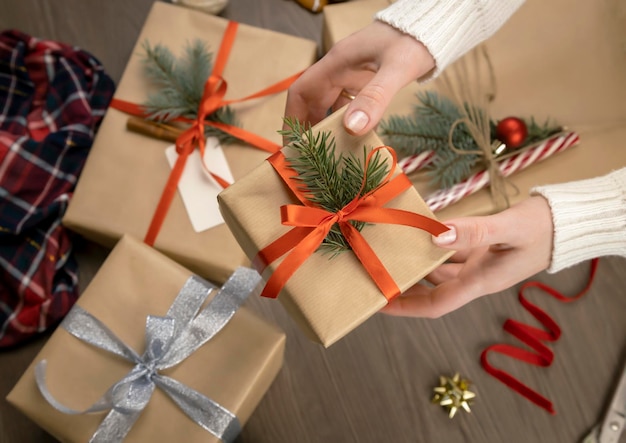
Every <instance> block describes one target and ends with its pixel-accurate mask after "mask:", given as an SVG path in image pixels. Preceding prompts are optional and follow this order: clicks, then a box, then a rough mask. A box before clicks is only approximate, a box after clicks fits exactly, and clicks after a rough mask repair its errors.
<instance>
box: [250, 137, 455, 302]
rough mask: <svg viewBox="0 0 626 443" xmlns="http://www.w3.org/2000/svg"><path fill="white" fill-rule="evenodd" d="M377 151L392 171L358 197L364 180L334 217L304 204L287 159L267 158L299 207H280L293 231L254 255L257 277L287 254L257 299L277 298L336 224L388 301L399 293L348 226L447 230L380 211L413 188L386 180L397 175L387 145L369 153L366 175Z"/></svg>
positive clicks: (410, 215)
mask: <svg viewBox="0 0 626 443" xmlns="http://www.w3.org/2000/svg"><path fill="white" fill-rule="evenodd" d="M381 149H388V150H389V152H390V153H391V155H392V166H391V168H390V170H389V174H388V175H387V177H386V178H385V180H383V182H382V183H381V185H379V186H378V187H377V188H376V189H374V190H372V191H370V192H368V193H366V194H364V195H361V192H362V191H363V188H364V186H365V181H366V177H365V176H364V177H363V181H362V183H361V189H360V191H359V193H358V194H357V196H356V197H355V198H354V199H353V200H352V201H350V202H349V203H348V204H347V205H345V206H344V207H343V208H342V209H340V210H339V211H337V212H336V213H333V212H330V211H327V210H325V209H323V208H319V207H316V206H314V205H313V203H311V201H309V200H308V199H307V197H306V193H305V192H302V191H301V190H300V189H299V188H297V187H296V185H295V184H294V183H293V180H291V179H292V178H294V177H295V176H297V173H296V172H295V171H294V170H293V169H292V168H290V167H289V166H288V165H287V162H286V159H285V157H284V155H283V154H282V153H281V152H277V153H276V154H274V155H272V156H270V158H269V159H268V161H269V162H270V164H271V165H272V166H273V167H274V169H275V170H276V172H278V174H279V176H280V177H281V178H282V179H283V181H284V182H285V183H286V184H287V186H289V188H290V189H291V190H292V192H293V193H294V194H295V195H296V197H297V198H298V199H299V200H300V202H302V204H303V205H304V206H302V205H285V206H282V207H281V208H280V209H281V219H282V223H283V224H284V225H287V226H293V227H294V228H293V229H291V230H290V231H288V232H287V233H286V234H284V235H283V236H281V237H280V238H278V239H277V240H275V241H274V242H272V243H271V244H270V245H269V246H267V247H265V248H264V249H262V250H261V251H259V253H258V255H257V257H256V258H255V260H254V264H255V266H256V267H257V269H258V270H259V272H262V270H263V269H264V268H265V267H266V266H267V264H269V263H271V262H273V261H274V260H276V259H277V258H279V257H281V256H282V255H284V254H285V253H287V252H289V254H288V255H287V256H286V257H285V259H284V260H283V261H282V262H281V263H280V264H279V265H278V266H277V267H276V269H275V270H274V272H273V273H272V275H271V276H270V278H269V279H268V281H267V283H266V285H265V288H264V289H263V292H262V293H261V295H262V296H264V297H270V298H276V297H277V296H278V294H279V293H280V291H281V289H282V288H283V287H284V285H285V284H286V282H287V280H288V279H289V278H291V276H292V275H293V274H294V273H295V272H296V271H297V270H298V268H299V267H300V266H301V265H302V264H303V263H304V262H305V261H306V260H307V259H308V258H309V256H311V254H313V252H315V250H316V249H317V248H318V247H319V246H320V244H321V243H322V242H323V241H324V238H326V235H327V234H328V232H329V231H330V229H331V228H332V226H333V225H334V224H335V223H337V224H339V227H340V229H341V232H342V234H343V236H344V237H345V239H346V240H347V242H348V243H349V244H350V247H351V248H352V251H353V252H354V254H355V255H356V256H357V258H358V259H359V261H360V262H361V263H362V264H363V266H364V267H365V269H366V271H367V272H368V274H369V275H370V276H371V277H372V279H373V280H374V282H375V283H376V285H377V286H378V288H379V289H380V290H381V292H382V293H383V295H384V296H385V298H387V300H391V299H393V298H394V297H396V296H397V295H399V294H400V289H399V288H398V285H397V284H396V282H395V281H394V280H393V278H392V277H391V275H390V274H389V272H388V271H387V269H386V268H385V265H384V264H383V263H382V262H381V261H380V259H379V258H378V256H377V255H376V253H375V252H374V250H373V249H372V248H371V247H370V246H369V244H368V243H367V241H366V240H365V238H364V237H363V236H362V235H361V233H360V232H359V231H358V230H357V229H356V228H355V227H354V226H353V225H352V223H350V221H361V222H367V223H392V224H399V225H405V226H411V227H414V228H418V229H422V230H425V231H427V232H429V233H431V234H433V235H439V234H441V233H442V232H445V231H447V230H448V227H447V226H445V225H443V224H442V223H439V222H438V221H436V220H434V219H431V218H429V217H426V216H423V215H421V214H417V213H414V212H409V211H404V210H401V209H393V208H385V207H383V206H384V205H385V204H386V203H387V202H389V201H390V200H392V199H393V198H395V197H397V196H398V195H400V194H401V193H402V192H404V191H405V190H407V189H408V188H409V187H411V186H412V184H411V182H410V181H409V179H408V178H407V176H406V175H404V174H399V175H397V176H396V177H394V178H391V176H392V175H393V173H394V171H395V170H396V154H395V152H394V150H393V149H391V148H389V147H387V146H381V147H379V148H376V149H374V150H372V151H371V152H370V153H369V155H368V156H367V159H366V161H365V167H364V169H365V170H366V171H367V167H368V164H369V162H370V160H371V158H372V156H373V155H374V153H375V152H377V151H379V150H381Z"/></svg>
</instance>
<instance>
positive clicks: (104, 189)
mask: <svg viewBox="0 0 626 443" xmlns="http://www.w3.org/2000/svg"><path fill="white" fill-rule="evenodd" d="M227 23H228V22H227V20H225V19H223V18H220V17H214V16H211V15H208V14H205V13H202V12H199V11H194V10H191V9H189V8H184V7H181V6H175V5H170V4H167V3H164V2H155V3H154V5H153V6H152V9H151V11H150V13H149V15H148V17H147V19H146V22H145V25H144V27H143V29H142V31H141V33H140V35H139V38H138V40H137V44H136V46H135V48H134V50H133V52H132V55H131V57H130V60H129V62H128V65H127V67H126V69H125V71H124V74H123V76H122V79H121V81H120V83H119V86H118V89H117V91H116V94H115V98H116V99H120V100H125V101H128V102H132V103H135V104H141V103H143V102H145V100H146V99H147V97H148V95H149V94H150V93H151V92H154V91H155V89H154V88H156V86H154V85H153V84H152V83H151V82H150V81H149V80H148V79H147V77H146V74H145V72H144V66H143V61H142V60H143V57H144V54H145V51H144V50H143V48H142V45H143V44H144V43H145V42H146V41H147V42H149V43H150V45H151V46H154V45H156V44H162V45H164V46H166V47H167V48H168V49H170V50H171V51H172V52H173V53H174V54H175V55H177V56H178V55H180V54H182V53H183V51H184V49H185V47H186V46H187V45H188V44H189V43H190V42H192V41H194V40H196V39H200V40H202V41H205V42H207V44H208V45H209V50H210V51H211V52H212V53H213V54H214V57H215V55H216V53H217V51H218V48H219V46H220V42H221V40H222V36H223V34H224V31H225V29H226V26H227ZM315 56H316V45H315V43H314V42H312V41H309V40H305V39H302V38H297V37H293V36H289V35H284V34H280V33H277V32H273V31H269V30H264V29H260V28H255V27H251V26H247V25H244V24H239V26H238V30H237V34H236V36H235V41H234V44H233V46H232V50H231V51H230V55H229V57H228V60H227V63H226V67H225V69H224V73H223V77H224V79H225V80H226V82H227V84H228V90H227V92H226V96H225V99H226V100H229V99H239V98H243V97H246V96H248V95H250V94H252V93H256V92H258V91H260V90H262V89H264V88H267V87H269V86H270V85H273V84H275V83H277V82H279V81H281V80H283V79H285V78H287V77H290V76H292V75H294V74H296V73H298V72H300V71H302V70H303V69H305V68H306V67H308V66H309V65H310V64H311V63H312V62H313V61H314V60H315ZM285 100H286V92H282V93H279V94H276V95H272V96H268V97H263V98H257V99H254V100H247V101H244V102H241V103H235V104H232V105H231V107H232V108H233V110H234V111H235V112H236V114H237V119H238V121H239V122H240V123H241V127H242V128H244V129H245V130H247V131H249V132H252V133H254V134H258V135H260V136H262V137H264V138H266V139H268V140H270V141H272V142H274V143H276V144H277V145H278V146H280V144H281V137H280V135H279V134H278V133H277V131H278V130H279V129H280V128H281V127H282V120H281V119H282V116H283V112H284V107H285ZM128 117H129V116H128V115H127V114H125V113H123V112H121V111H118V110H117V109H109V110H108V112H107V114H106V116H105V118H104V120H103V122H102V125H101V127H100V129H99V132H98V134H97V137H96V139H95V142H94V145H93V148H92V151H91V153H90V155H89V158H88V159H87V163H86V165H85V168H84V170H83V172H82V175H81V177H80V179H79V182H78V185H77V188H76V192H75V194H74V196H73V198H72V201H71V202H70V205H69V208H68V210H67V213H66V215H65V217H64V220H63V223H64V224H65V226H67V227H68V228H70V229H72V230H74V231H77V232H79V233H80V234H82V235H83V236H85V237H87V238H89V239H91V240H93V241H95V242H98V243H100V244H102V245H104V246H107V247H112V246H113V245H114V244H115V242H116V241H117V240H118V239H119V238H120V237H121V236H122V235H123V234H130V235H132V236H134V237H136V238H140V239H143V238H144V236H145V235H146V233H147V230H148V227H149V225H150V222H151V220H152V217H153V214H154V212H155V210H156V208H157V204H158V202H159V199H160V197H161V193H162V191H163V189H164V187H165V185H166V183H167V180H168V176H169V174H170V171H171V168H170V166H169V164H168V161H167V159H166V156H165V149H166V148H167V147H168V146H169V145H171V144H172V143H171V142H167V141H162V140H158V139H155V138H152V137H148V136H145V135H140V134H137V133H135V132H131V131H128V130H127V129H126V122H127V119H128ZM223 149H224V154H225V156H226V159H227V161H228V164H229V166H230V169H231V171H232V174H233V177H234V179H235V180H236V179H237V178H239V177H241V176H243V175H245V174H246V173H247V172H249V171H250V170H252V169H253V168H254V167H255V166H257V165H258V164H259V163H261V162H262V161H263V160H264V159H265V158H266V157H267V155H268V153H267V152H265V151H262V150H259V149H256V148H254V147H251V146H250V145H248V144H245V143H243V142H241V143H232V144H227V145H224V146H223ZM154 246H155V248H157V249H158V250H159V251H161V252H163V253H164V254H166V255H168V256H169V257H172V258H174V259H175V260H176V261H178V262H180V263H182V264H183V265H184V266H186V267H187V268H189V269H190V270H192V271H193V272H195V273H197V274H199V275H201V276H203V277H205V278H207V279H209V280H211V281H213V282H223V281H225V279H226V278H228V276H229V275H230V274H231V273H232V271H233V270H234V269H235V268H237V267H238V266H240V265H242V264H246V263H247V259H246V257H245V254H244V253H243V251H241V248H239V246H238V245H237V242H236V241H235V240H234V238H233V237H232V235H231V234H230V232H229V230H228V228H227V227H226V226H225V225H224V224H221V225H219V226H216V227H214V228H211V229H209V230H206V231H203V232H196V231H195V230H194V229H193V227H192V224H191V222H190V219H189V216H188V214H187V212H186V210H185V207H184V205H183V202H182V199H181V198H180V196H179V194H178V193H176V195H175V196H174V200H173V202H172V204H171V207H170V208H169V210H168V212H167V214H166V216H165V220H164V223H163V226H162V227H161V229H160V231H159V233H158V236H157V237H156V242H155V243H154Z"/></svg>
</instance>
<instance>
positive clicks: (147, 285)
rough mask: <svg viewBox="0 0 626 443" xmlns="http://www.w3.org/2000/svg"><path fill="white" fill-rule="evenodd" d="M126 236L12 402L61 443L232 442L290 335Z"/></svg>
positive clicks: (241, 276) (229, 290) (244, 282)
mask: <svg viewBox="0 0 626 443" xmlns="http://www.w3.org/2000/svg"><path fill="white" fill-rule="evenodd" d="M259 280H260V278H259V275H258V273H257V272H256V271H254V270H253V269H250V268H238V269H237V270H235V272H234V273H233V274H232V275H231V276H230V277H229V279H228V280H227V282H226V283H224V285H223V286H222V287H221V288H220V287H216V286H213V285H212V284H210V283H208V282H206V281H205V280H202V279H200V278H198V277H197V276H195V275H193V274H192V273H191V272H190V271H188V270H187V269H185V268H183V267H182V266H180V265H178V264H177V263H175V262H173V261H172V260H170V259H169V258H167V257H165V256H164V255H162V254H160V253H159V252H157V251H155V250H154V249H153V248H150V247H148V246H146V245H145V244H142V243H140V242H139V241H137V240H134V239H132V238H130V237H123V238H122V240H120V242H118V244H117V245H116V246H115V248H114V249H113V251H112V252H111V254H110V255H109V257H108V258H107V260H106V261H105V262H104V264H103V265H102V267H101V269H100V270H99V271H98V273H97V274H96V276H95V277H94V279H93V280H92V281H91V283H90V285H89V286H88V287H87V289H86V290H85V293H84V294H83V295H82V296H81V298H80V299H79V300H78V302H77V304H76V305H75V306H74V307H73V308H72V310H71V311H70V313H69V314H68V316H67V317H66V318H65V319H64V321H63V323H62V324H61V325H60V326H59V328H58V329H57V330H56V331H55V332H54V334H53V335H52V336H51V337H50V339H49V340H48V342H47V343H46V345H45V346H44V347H43V348H42V350H41V351H40V352H39V354H38V355H37V357H35V359H34V360H33V362H32V363H31V365H30V366H29V367H28V369H27V370H26V371H25V373H24V374H23V375H22V377H21V378H20V380H19V381H18V383H17V384H16V385H15V387H14V388H13V389H12V391H11V392H10V393H9V395H8V397H7V400H8V401H9V403H11V404H13V405H14V406H15V407H16V408H18V409H19V410H20V411H22V412H23V413H24V414H25V415H27V416H28V417H29V418H31V419H32V420H33V421H34V422H35V423H37V424H39V425H40V426H41V427H42V428H43V429H45V430H46V431H47V432H49V433H50V434H52V435H53V436H54V437H56V438H57V439H59V440H60V441H63V442H73V443H78V442H86V441H92V442H107V443H114V442H122V441H124V442H142V443H143V442H178V441H181V442H182V441H184V442H190V443H192V442H205V443H206V442H213V443H217V442H224V443H226V442H233V441H234V440H235V438H236V436H237V434H238V433H239V431H240V430H241V428H242V427H243V426H244V425H245V423H246V421H247V420H248V418H249V417H250V415H251V414H252V413H253V411H254V409H255V408H256V406H257V405H258V403H259V402H260V401H261V399H262V398H263V396H264V395H265V393H266V392H267V390H268V389H269V387H270V385H271V383H272V381H273V380H274V378H275V377H276V375H277V373H278V372H279V370H280V368H281V365H282V362H283V353H284V348H285V335H284V333H283V332H282V331H280V330H279V329H278V328H276V327H275V326H273V325H270V324H269V323H267V322H265V321H263V320H261V319H260V318H258V317H257V316H256V315H254V314H253V313H252V312H251V311H250V310H248V309H247V308H245V307H241V305H242V304H243V303H245V300H246V298H247V297H248V296H249V294H250V293H251V291H252V290H253V289H254V288H255V287H256V285H257V284H258V282H259Z"/></svg>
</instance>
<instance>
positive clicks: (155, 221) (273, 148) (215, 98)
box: [111, 21, 301, 246]
mask: <svg viewBox="0 0 626 443" xmlns="http://www.w3.org/2000/svg"><path fill="white" fill-rule="evenodd" d="M237 27H238V23H236V22H232V21H229V22H228V25H227V26H226V30H225V31H224V36H223V38H222V42H221V45H220V48H219V51H218V53H217V57H216V59H215V64H214V66H213V71H212V72H211V75H210V76H209V78H208V79H207V81H206V82H205V85H204V91H203V94H202V99H201V101H200V105H199V106H198V113H197V117H196V118H195V119H189V118H185V117H178V118H176V119H175V121H179V122H184V123H190V126H189V128H187V129H186V130H185V131H184V132H183V133H182V134H181V135H180V136H179V137H178V139H177V140H176V152H177V153H178V158H177V160H176V163H175V164H174V167H173V168H172V171H171V173H170V176H169V178H168V180H167V183H166V185H165V188H164V189H163V193H162V194H161V198H160V200H159V203H158V205H157V208H156V210H155V212H154V215H153V217H152V221H151V222H150V227H149V228H148V232H147V233H146V236H145V238H144V242H145V243H146V244H148V245H150V246H152V245H154V242H155V240H156V237H157V235H158V233H159V231H160V230H161V226H162V225H163V222H164V220H165V216H166V215H167V212H168V210H169V207H170V205H171V203H172V200H173V199H174V195H176V189H177V187H178V182H179V181H180V177H181V176H182V174H183V171H184V169H185V164H186V163H187V158H188V157H189V155H190V154H191V153H192V152H193V150H194V149H195V148H196V147H197V148H198V150H199V151H200V158H202V159H203V158H204V151H205V140H204V127H205V126H212V127H214V128H217V129H220V130H222V131H223V132H226V133H228V134H230V135H232V136H234V137H236V138H237V139H239V140H243V141H245V142H247V143H249V144H250V145H252V146H254V147H256V148H259V149H262V150H264V151H267V152H269V153H274V152H277V151H278V150H279V149H280V148H281V147H280V146H279V145H277V144H276V143H274V142H272V141H270V140H267V139H265V138H263V137H261V136H259V135H257V134H254V133H252V132H248V131H246V130H245V129H242V128H238V127H236V126H233V125H227V124H224V123H220V122H213V121H209V120H207V116H209V115H210V114H212V113H214V112H215V111H217V110H218V109H219V108H221V107H224V106H227V105H229V104H232V103H238V102H243V101H246V100H252V99H255V98H260V97H265V96H268V95H272V94H276V93H278V92H282V91H285V90H286V89H287V88H289V86H290V85H291V84H292V83H293V82H294V81H295V80H296V79H297V78H298V76H300V74H301V73H297V74H295V75H292V76H291V77H288V78H286V79H283V80H281V81H279V82H277V83H275V84H273V85H271V86H269V87H267V88H265V89H263V90H261V91H258V92H256V93H254V94H251V95H248V96H246V97H243V98H240V99H234V100H224V96H225V95H226V90H227V83H226V80H224V78H223V77H222V73H223V71H224V68H225V67H226V62H227V61H228V56H229V55H230V51H231V48H232V46H233V43H234V41H235V36H236V34H237ZM111 107H113V108H115V109H117V110H119V111H122V112H125V113H127V114H131V115H134V116H137V117H142V118H145V117H147V116H148V114H147V113H146V111H145V110H144V109H143V108H142V107H141V106H139V105H137V104H135V103H131V102H127V101H125V100H120V99H116V98H114V99H113V100H112V101H111ZM202 165H203V167H204V169H205V170H206V172H207V173H208V174H209V175H210V176H211V177H212V178H213V179H214V180H215V181H216V182H217V183H218V184H219V185H220V186H221V187H222V188H226V187H227V186H228V185H229V183H228V182H227V181H226V180H224V179H223V178H222V177H220V176H219V175H217V174H214V173H212V172H211V171H210V170H209V169H208V168H207V167H206V165H205V164H204V162H202Z"/></svg>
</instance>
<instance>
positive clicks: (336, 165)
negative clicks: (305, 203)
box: [280, 118, 389, 256]
mask: <svg viewBox="0 0 626 443" xmlns="http://www.w3.org/2000/svg"><path fill="white" fill-rule="evenodd" d="M285 124H286V126H287V129H285V130H283V131H280V133H281V134H282V135H283V136H284V137H285V139H286V140H287V141H288V143H289V146H290V147H291V148H293V149H294V150H295V151H296V153H297V155H296V156H290V157H287V159H286V160H287V163H288V164H289V166H291V167H292V168H293V169H294V170H295V171H296V172H297V173H298V176H297V178H296V180H297V181H298V185H297V187H298V189H299V190H300V191H301V192H302V193H303V194H304V195H305V196H306V197H307V198H308V200H310V201H311V202H312V203H314V204H315V205H317V206H318V207H320V208H323V209H325V210H327V211H329V212H337V211H339V210H340V209H342V208H343V207H344V206H345V205H347V204H348V203H349V202H350V201H352V200H353V199H354V198H355V197H356V196H357V195H363V194H366V193H368V192H370V191H372V190H374V189H376V188H377V187H378V186H380V184H381V183H382V181H383V180H384V179H385V177H386V176H387V174H388V173H389V166H388V165H387V162H386V161H385V159H384V158H382V157H381V156H380V155H379V153H378V152H376V153H374V155H373V156H372V158H371V159H370V162H369V163H368V166H367V171H365V169H364V168H365V160H366V157H367V154H368V148H367V147H366V146H364V147H363V158H359V157H357V156H355V155H353V154H350V155H348V156H343V155H342V154H339V155H336V149H335V139H334V137H333V136H332V135H331V133H330V132H326V131H322V132H319V133H316V134H314V133H313V130H312V129H311V127H310V126H304V125H303V124H302V123H300V122H299V121H298V120H297V119H291V118H287V119H285ZM366 172H367V174H366ZM364 175H365V185H364V186H363V189H362V190H361V184H362V182H363V176H364ZM359 191H361V194H359ZM350 223H352V225H353V226H354V227H355V228H356V229H357V230H359V231H361V230H362V229H363V227H364V226H365V225H366V223H364V222H357V221H350ZM349 249H350V245H349V244H348V242H347V241H346V239H345V238H344V236H343V234H342V233H341V230H340V228H339V225H337V224H335V225H334V226H333V227H332V228H331V230H330V232H329V233H328V235H327V236H326V238H325V239H324V241H323V243H322V245H321V246H320V248H319V250H320V251H321V252H325V253H330V254H332V256H335V255H337V254H339V253H340V252H343V251H346V250H349Z"/></svg>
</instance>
